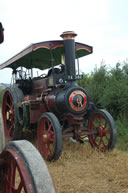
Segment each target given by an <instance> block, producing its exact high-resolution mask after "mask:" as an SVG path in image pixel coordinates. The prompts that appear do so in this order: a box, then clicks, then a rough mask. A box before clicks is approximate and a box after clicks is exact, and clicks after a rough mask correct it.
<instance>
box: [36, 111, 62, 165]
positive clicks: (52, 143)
mask: <svg viewBox="0 0 128 193" xmlns="http://www.w3.org/2000/svg"><path fill="white" fill-rule="evenodd" d="M37 139H38V145H39V149H40V152H41V154H42V156H43V157H44V158H45V159H46V160H48V161H52V160H57V159H59V157H60V154H61V150H62V130H61V126H60V123H59V121H58V119H57V117H56V116H55V115H54V114H53V113H51V112H47V113H44V114H42V116H41V117H40V119H39V123H38V131H37Z"/></svg>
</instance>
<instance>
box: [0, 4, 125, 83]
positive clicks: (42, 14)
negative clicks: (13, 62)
mask: <svg viewBox="0 0 128 193" xmlns="http://www.w3.org/2000/svg"><path fill="white" fill-rule="evenodd" d="M127 8H128V1H127V0H64V1H62V0H36V1H35V0H11V1H10V0H0V22H2V24H3V26H4V37H5V41H4V43H3V44H1V45H0V64H2V63H3V62H5V61H6V60H8V59H9V58H11V57H12V56H14V55H16V54H17V53H18V52H20V51H21V50H23V49H24V48H25V47H27V46H28V45H30V44H31V43H37V42H42V41H48V40H61V37H60V34H61V33H62V32H64V31H70V30H71V31H74V32H75V33H77V34H78V35H77V37H76V41H77V42H81V43H85V44H87V45H90V46H92V47H93V54H90V55H88V56H85V57H83V58H81V59H80V61H79V63H80V71H81V72H84V73H90V72H91V71H93V70H94V68H95V67H96V66H97V67H99V66H100V65H101V63H105V64H106V65H107V67H108V68H112V67H114V66H115V65H116V63H117V62H121V63H123V62H124V61H128V52H127V46H128V11H127ZM11 72H12V71H11V70H10V69H4V70H0V83H2V82H3V83H10V81H11Z"/></svg>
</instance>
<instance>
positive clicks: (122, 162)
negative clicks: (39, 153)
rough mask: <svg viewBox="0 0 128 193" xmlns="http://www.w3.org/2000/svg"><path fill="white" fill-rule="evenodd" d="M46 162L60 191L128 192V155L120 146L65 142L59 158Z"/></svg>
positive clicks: (70, 192)
mask: <svg viewBox="0 0 128 193" xmlns="http://www.w3.org/2000/svg"><path fill="white" fill-rule="evenodd" d="M47 164H48V168H49V171H50V173H51V176H52V178H53V181H54V184H55V186H56V191H57V193H128V155H127V154H126V153H123V152H120V151H118V150H117V149H114V151H112V152H107V153H101V152H97V151H95V150H93V149H92V148H91V147H90V145H89V144H88V143H85V144H79V143H72V142H71V141H66V142H64V145H63V152H62V155H61V157H60V159H59V160H58V161H56V162H53V163H47Z"/></svg>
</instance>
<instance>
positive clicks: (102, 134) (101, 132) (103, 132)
mask: <svg viewBox="0 0 128 193" xmlns="http://www.w3.org/2000/svg"><path fill="white" fill-rule="evenodd" d="M97 129H98V134H99V136H100V137H103V136H105V135H106V130H105V127H104V126H101V127H99V128H97Z"/></svg>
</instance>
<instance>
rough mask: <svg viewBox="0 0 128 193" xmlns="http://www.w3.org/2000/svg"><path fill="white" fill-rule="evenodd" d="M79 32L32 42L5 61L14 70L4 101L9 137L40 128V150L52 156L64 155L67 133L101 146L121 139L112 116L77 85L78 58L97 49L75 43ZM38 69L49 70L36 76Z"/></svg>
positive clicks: (55, 158) (74, 137) (100, 147)
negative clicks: (56, 39)
mask: <svg viewBox="0 0 128 193" xmlns="http://www.w3.org/2000/svg"><path fill="white" fill-rule="evenodd" d="M75 36H76V34H75V33H74V32H71V31H70V32H64V33H63V34H62V35H61V37H62V38H63V40H62V41H61V40H58V41H47V42H40V43H36V44H32V45H31V46H29V47H27V48H26V49H24V50H23V51H22V52H20V53H19V54H17V55H16V56H14V57H13V58H11V59H10V60H8V61H7V62H5V63H3V64H2V65H1V66H0V69H3V68H6V67H10V68H12V69H13V78H12V81H13V82H12V85H11V86H10V87H9V88H6V90H5V93H4V96H3V105H2V115H3V120H4V131H5V136H6V138H7V139H8V140H14V139H21V138H22V137H23V136H24V132H25V131H26V130H30V131H32V130H35V131H37V141H38V145H39V149H40V152H41V154H42V156H43V157H44V158H45V159H47V160H49V161H51V160H57V159H58V158H59V156H60V154H61V150H62V136H63V137H71V138H72V139H74V140H76V141H79V142H84V141H85V139H86V138H88V139H89V142H90V144H91V145H92V147H94V148H98V149H100V150H101V151H106V150H109V149H112V148H113V147H114V146H115V143H116V128H115V124H114V121H113V118H112V116H111V115H110V114H109V113H108V112H107V111H105V110H98V109H96V107H95V105H94V104H93V103H92V102H90V100H89V97H88V94H87V91H86V90H85V89H83V88H81V87H80V86H79V85H78V84H77V81H76V80H80V79H82V75H80V74H79V62H78V59H79V58H80V57H83V56H85V55H88V54H91V53H92V47H91V46H88V45H85V44H82V43H77V42H75V41H74V38H75ZM76 61H77V64H78V65H77V67H78V69H77V70H76ZM34 68H38V69H40V70H46V69H48V72H47V73H46V74H41V75H38V76H37V77H35V76H34V72H33V69H34ZM24 69H25V70H24Z"/></svg>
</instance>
